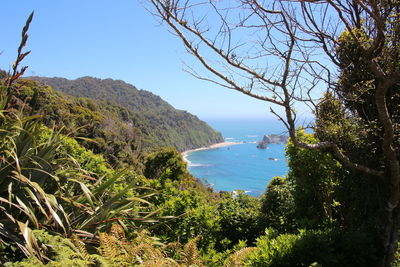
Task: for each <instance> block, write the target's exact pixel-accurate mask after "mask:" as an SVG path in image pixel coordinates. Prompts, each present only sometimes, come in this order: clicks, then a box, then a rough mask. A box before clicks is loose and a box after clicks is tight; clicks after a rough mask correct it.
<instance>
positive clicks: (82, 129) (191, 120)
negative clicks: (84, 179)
mask: <svg viewBox="0 0 400 267" xmlns="http://www.w3.org/2000/svg"><path fill="white" fill-rule="evenodd" d="M34 79H35V80H37V81H33V80H31V79H29V80H27V79H25V80H22V81H20V82H19V85H20V86H21V88H20V90H19V91H18V93H17V94H16V95H15V97H16V98H17V99H18V101H16V102H17V103H19V104H20V105H28V107H25V108H28V109H29V108H30V109H32V108H33V109H34V113H39V114H42V115H43V117H44V118H43V121H44V123H45V124H46V125H47V126H49V127H55V129H63V133H68V134H70V135H72V136H75V137H83V138H86V139H80V142H81V144H83V145H84V146H85V147H87V148H89V149H92V150H93V151H94V152H96V153H102V154H104V155H105V156H106V159H107V160H108V161H109V162H110V163H111V164H119V165H120V164H121V163H124V162H125V163H133V162H135V160H137V158H138V157H140V156H141V155H142V154H144V153H148V152H151V151H154V150H156V149H157V148H160V147H163V146H172V147H175V148H176V149H177V150H179V151H184V150H188V149H192V148H197V147H201V146H207V145H211V144H214V143H217V142H222V141H223V138H222V136H221V135H220V134H219V133H217V132H216V131H214V130H213V129H212V128H211V127H210V126H208V125H207V124H206V123H205V122H203V121H201V120H199V119H198V118H197V117H196V116H193V115H191V114H190V113H188V112H186V111H181V110H176V109H175V108H173V107H172V106H171V105H169V104H168V103H167V102H165V101H163V100H162V99H161V98H160V97H158V96H156V95H154V94H152V93H150V92H147V91H143V90H137V89H136V88H135V87H133V86H132V85H129V84H127V83H124V82H122V81H115V80H111V79H106V80H101V79H95V78H91V77H84V78H80V79H77V80H74V81H69V80H67V79H62V78H38V77H35V78H34ZM45 84H47V85H45ZM64 92H65V93H64ZM87 138H89V139H90V141H88V140H87Z"/></svg>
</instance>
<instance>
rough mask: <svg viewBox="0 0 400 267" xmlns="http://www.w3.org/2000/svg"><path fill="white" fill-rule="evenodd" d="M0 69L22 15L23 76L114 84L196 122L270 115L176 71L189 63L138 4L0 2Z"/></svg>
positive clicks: (122, 0) (134, 0) (118, 0)
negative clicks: (148, 95)
mask: <svg viewBox="0 0 400 267" xmlns="http://www.w3.org/2000/svg"><path fill="white" fill-rule="evenodd" d="M1 10H2V12H1V13H2V15H1V16H0V25H2V27H1V28H0V36H1V42H0V52H2V54H1V55H0V68H2V69H5V70H8V69H9V68H10V66H11V64H12V61H13V60H14V58H15V55H16V49H17V46H18V44H19V41H20V38H21V36H20V33H21V29H22V27H23V25H24V23H25V20H26V18H27V17H28V15H29V13H30V12H31V11H32V10H34V11H35V17H34V19H33V22H32V24H31V29H30V31H29V36H30V38H29V41H28V45H27V49H29V50H31V51H32V52H31V54H30V55H29V56H28V57H27V59H26V60H25V61H24V63H25V65H28V66H29V69H28V71H27V73H26V74H27V75H38V76H47V77H53V76H57V77H65V78H68V79H75V78H78V77H81V76H94V77H98V78H113V79H121V80H124V81H126V82H128V83H131V84H133V85H135V86H136V87H137V88H139V89H145V90H148V91H151V92H153V93H155V94H157V95H159V96H161V97H162V98H163V99H165V100H166V101H168V102H169V103H170V104H172V105H173V106H174V107H176V108H178V109H183V110H187V111H189V112H191V113H193V114H195V115H197V116H199V117H200V118H202V119H210V118H226V117H231V118H237V117H241V118H243V117H247V118H251V117H253V118H257V117H258V118H259V117H264V118H265V117H270V116H272V115H271V114H270V113H269V111H268V110H269V107H268V103H264V102H261V101H258V100H255V99H252V98H249V97H247V96H245V95H242V94H240V93H238V92H235V91H231V90H228V89H225V88H220V87H218V86H216V85H213V84H210V83H208V82H205V81H200V80H197V79H196V78H194V77H192V76H190V75H189V74H187V73H185V72H183V71H182V69H183V67H184V65H183V63H182V62H186V63H188V64H189V65H190V64H195V63H193V61H194V59H193V58H192V57H191V56H189V55H187V54H186V53H185V52H184V47H183V44H182V43H181V41H180V40H179V39H178V38H176V37H175V36H173V35H172V34H170V33H168V31H167V29H166V28H165V27H163V26H160V25H158V23H157V21H156V20H155V19H154V18H153V17H152V15H150V14H149V13H147V11H146V10H145V9H144V8H143V7H142V6H141V5H140V3H139V1H138V0H113V1H111V0H53V1H51V0H2V1H1Z"/></svg>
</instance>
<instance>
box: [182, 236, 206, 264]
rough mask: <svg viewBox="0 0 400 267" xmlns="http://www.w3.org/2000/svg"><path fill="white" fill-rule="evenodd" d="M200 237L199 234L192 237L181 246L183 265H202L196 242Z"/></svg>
mask: <svg viewBox="0 0 400 267" xmlns="http://www.w3.org/2000/svg"><path fill="white" fill-rule="evenodd" d="M200 238H201V236H197V237H195V238H193V239H192V240H190V241H189V242H188V243H187V244H186V245H185V246H184V247H183V260H182V262H183V264H184V265H185V266H204V265H203V262H202V261H201V259H200V253H199V250H198V248H197V242H198V241H199V239H200Z"/></svg>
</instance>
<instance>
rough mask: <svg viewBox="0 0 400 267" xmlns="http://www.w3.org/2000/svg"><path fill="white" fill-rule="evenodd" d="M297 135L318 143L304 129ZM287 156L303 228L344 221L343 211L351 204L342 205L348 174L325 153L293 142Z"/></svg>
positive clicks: (289, 145)
mask: <svg viewBox="0 0 400 267" xmlns="http://www.w3.org/2000/svg"><path fill="white" fill-rule="evenodd" d="M297 134H298V138H299V140H301V141H304V142H308V143H315V142H317V139H316V137H315V136H314V135H312V134H307V133H305V132H304V131H303V130H301V129H300V130H299V131H298V133H297ZM286 154H287V157H288V162H289V168H290V170H289V174H288V180H289V182H290V183H291V184H292V185H293V195H294V200H295V207H296V208H295V212H296V217H297V220H298V221H299V222H300V224H301V226H302V227H317V226H318V225H321V224H324V223H332V222H334V221H336V220H339V221H341V220H342V219H343V218H342V217H341V216H342V215H343V214H342V213H341V212H340V211H341V210H340V207H341V205H347V203H342V199H341V198H340V196H339V192H338V191H339V189H340V188H341V185H342V182H343V180H344V179H345V178H347V177H348V172H347V171H346V170H345V169H344V168H342V166H341V164H340V163H339V162H338V161H336V160H335V159H334V158H333V157H332V156H331V155H330V154H329V153H326V152H323V151H316V150H309V149H302V148H299V147H296V146H295V145H293V144H292V143H291V142H289V143H288V145H287V150H286Z"/></svg>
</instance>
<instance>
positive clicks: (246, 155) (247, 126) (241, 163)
mask: <svg viewBox="0 0 400 267" xmlns="http://www.w3.org/2000/svg"><path fill="white" fill-rule="evenodd" d="M207 122H208V123H209V124H210V125H211V126H212V127H213V128H214V129H216V130H217V131H219V132H221V133H222V135H223V136H224V138H225V140H226V141H229V142H244V143H242V144H237V145H232V146H228V147H221V148H217V149H210V150H202V151H195V152H191V153H189V155H188V156H187V159H188V160H189V162H190V164H189V167H188V170H189V172H190V173H191V174H192V175H194V176H195V177H197V178H199V179H200V180H202V181H204V183H208V184H209V185H211V186H212V187H213V188H214V189H215V190H217V191H221V190H222V191H233V190H237V189H240V190H244V191H246V193H248V194H249V195H253V196H259V195H261V194H262V193H263V192H264V191H265V188H266V186H267V184H268V182H269V181H270V180H271V179H272V178H273V177H275V176H282V175H285V174H287V171H288V167H287V162H286V158H285V146H284V145H278V144H271V145H269V147H268V149H258V148H257V147H256V145H257V144H256V142H258V141H260V140H261V139H262V137H263V136H264V135H265V134H286V135H287V133H286V132H285V128H284V127H283V125H282V124H281V123H280V122H279V121H277V120H276V119H270V120H267V119H265V120H209V121H207ZM269 158H276V159H278V160H277V161H273V160H270V159H269Z"/></svg>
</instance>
